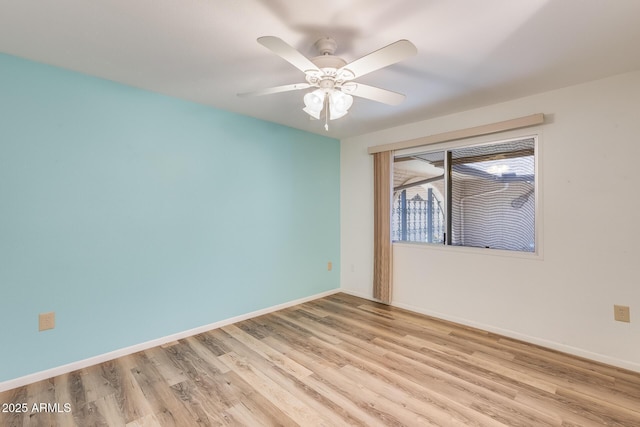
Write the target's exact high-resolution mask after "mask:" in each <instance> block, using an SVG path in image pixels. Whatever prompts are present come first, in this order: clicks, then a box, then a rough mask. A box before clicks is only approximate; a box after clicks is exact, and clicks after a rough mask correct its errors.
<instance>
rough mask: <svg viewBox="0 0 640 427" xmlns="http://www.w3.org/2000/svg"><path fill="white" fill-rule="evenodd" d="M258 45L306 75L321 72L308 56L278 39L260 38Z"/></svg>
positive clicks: (272, 37)
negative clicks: (311, 72)
mask: <svg viewBox="0 0 640 427" xmlns="http://www.w3.org/2000/svg"><path fill="white" fill-rule="evenodd" d="M258 43H260V44H261V45H262V46H264V47H266V48H267V49H269V50H271V51H272V52H273V53H275V54H276V55H278V56H280V57H281V58H282V59H284V60H285V61H287V62H289V63H290V64H291V65H293V66H294V67H296V68H297V69H298V70H300V71H302V72H303V73H306V72H307V71H319V70H318V67H316V66H315V65H314V63H313V62H311V61H310V60H309V59H308V58H307V57H306V56H304V55H303V54H301V53H300V52H298V51H297V50H295V49H294V48H293V47H291V46H290V45H288V44H287V43H286V42H284V41H283V40H282V39H279V38H278V37H274V36H264V37H259V38H258Z"/></svg>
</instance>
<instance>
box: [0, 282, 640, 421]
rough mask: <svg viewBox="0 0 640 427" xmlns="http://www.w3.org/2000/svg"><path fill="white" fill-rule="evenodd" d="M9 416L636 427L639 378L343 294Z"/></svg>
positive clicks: (38, 392) (4, 400)
mask: <svg viewBox="0 0 640 427" xmlns="http://www.w3.org/2000/svg"><path fill="white" fill-rule="evenodd" d="M22 403H24V404H26V405H28V409H29V410H28V412H16V411H15V410H14V411H8V409H9V407H8V405H9V404H12V406H11V408H13V409H15V408H16V405H18V404H20V405H22ZM34 403H35V404H37V405H39V404H41V403H43V404H44V406H43V409H44V408H46V409H47V410H43V411H38V410H35V409H32V406H31V405H33V404H34ZM65 403H68V404H69V408H70V411H60V410H59V409H61V408H63V407H62V406H56V405H64V404H65ZM0 404H6V405H7V407H6V409H7V411H4V412H0V426H1V427H5V426H9V427H22V426H28V427H32V426H56V427H58V426H63V427H66V426H69V427H74V426H78V427H85V426H126V427H147V426H180V427H183V426H184V427H186V426H235V425H249V426H286V427H294V426H309V425H310V426H314V425H320V426H322V425H326V426H343V425H356V426H367V427H368V426H416V425H439V426H445V427H448V426H455V425H476V426H495V427H497V426H502V425H505V426H509V427H529V426H536V427H537V426H555V427H572V426H580V427H591V426H594V427H595V426H620V427H640V373H637V372H632V371H627V370H624V369H621V368H617V367H613V366H608V365H604V364H602V363H598V362H593V361H590V360H587V359H584V358H579V357H575V356H571V355H568V354H564V353H561V352H558V351H555V350H550V349H545V348H542V347H539V346H536V345H534V344H529V343H526V342H522V341H518V340H513V339H509V338H506V337H502V336H500V335H498V334H495V333H491V332H487V331H481V330H478V329H475V328H472V327H467V326H461V325H457V324H455V323H452V322H448V321H444V320H439V319H436V318H433V317H429V316H424V315H421V314H418V313H413V312H411V311H408V310H404V309H400V308H396V307H390V306H387V305H383V304H379V303H377V302H374V301H367V300H364V299H362V298H358V297H355V296H352V295H347V294H340V293H338V294H333V295H330V296H328V297H324V298H320V299H316V300H313V301H309V302H306V303H304V304H299V305H296V306H293V307H289V308H286V309H283V310H280V311H277V312H273V313H269V314H265V315H262V316H259V317H255V318H252V319H248V320H245V321H242V322H238V323H235V324H233V325H227V326H224V327H222V328H219V329H214V330H211V331H208V332H205V333H202V334H198V335H196V336H193V337H188V338H185V339H181V340H177V341H173V342H170V343H168V344H165V345H162V346H159V347H155V348H152V349H149V350H146V351H143V352H140V353H136V354H132V355H129V356H126V357H121V358H118V359H116V360H112V361H109V362H105V363H102V364H99V365H96V366H91V367H87V368H85V369H81V370H78V371H75V372H70V373H67V374H64V375H60V376H58V377H54V378H50V379H47V380H45V381H40V382H37V383H33V384H29V385H27V386H24V387H20V388H17V389H14V390H9V391H6V392H3V393H0ZM21 407H22V406H21ZM36 408H39V406H36Z"/></svg>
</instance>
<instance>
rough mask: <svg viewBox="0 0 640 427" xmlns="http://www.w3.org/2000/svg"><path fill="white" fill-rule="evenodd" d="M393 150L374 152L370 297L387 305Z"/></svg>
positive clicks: (389, 270)
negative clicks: (371, 285) (371, 288)
mask: <svg viewBox="0 0 640 427" xmlns="http://www.w3.org/2000/svg"><path fill="white" fill-rule="evenodd" d="M392 171H393V152H392V151H383V152H380V153H375V154H374V155H373V191H374V195H373V204H374V211H373V224H374V232H373V253H374V254H373V297H374V298H376V299H378V300H380V301H382V302H384V303H387V304H389V303H390V302H391V288H392V283H391V282H392V274H393V264H392V258H391V257H392V247H391V200H392V188H393V184H392V183H393V172H392Z"/></svg>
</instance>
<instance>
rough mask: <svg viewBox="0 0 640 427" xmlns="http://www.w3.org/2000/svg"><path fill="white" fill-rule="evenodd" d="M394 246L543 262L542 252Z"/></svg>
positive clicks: (414, 245) (440, 246)
mask: <svg viewBox="0 0 640 427" xmlns="http://www.w3.org/2000/svg"><path fill="white" fill-rule="evenodd" d="M392 244H393V246H399V247H407V248H419V249H425V250H436V251H445V252H451V253H465V254H474V255H489V256H499V257H504V258H520V259H529V260H536V261H542V259H543V257H542V251H540V250H538V251H536V252H519V251H508V250H503V249H487V248H473V247H469V246H450V245H442V244H436V243H421V242H392Z"/></svg>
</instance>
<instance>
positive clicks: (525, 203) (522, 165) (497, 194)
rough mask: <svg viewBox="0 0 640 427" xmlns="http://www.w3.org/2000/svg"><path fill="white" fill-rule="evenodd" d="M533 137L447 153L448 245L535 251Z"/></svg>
mask: <svg viewBox="0 0 640 427" xmlns="http://www.w3.org/2000/svg"><path fill="white" fill-rule="evenodd" d="M534 147H535V141H534V139H533V138H530V139H525V140H520V141H510V142H504V143H499V144H491V145H482V146H473V147H464V148H459V149H454V150H451V172H452V173H451V199H452V200H451V233H452V236H451V244H452V245H459V246H473V247H482V248H493V249H506V250H514V251H525V252H533V251H535V200H534V199H535V192H534V189H535V176H534V173H535V157H534Z"/></svg>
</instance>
